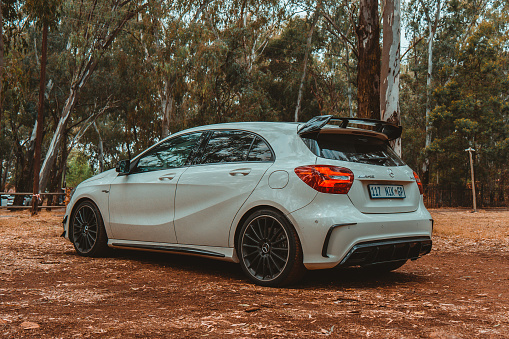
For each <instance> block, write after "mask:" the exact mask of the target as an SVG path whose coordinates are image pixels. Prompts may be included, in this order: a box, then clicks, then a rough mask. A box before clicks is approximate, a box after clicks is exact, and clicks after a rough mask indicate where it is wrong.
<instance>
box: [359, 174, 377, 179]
mask: <svg viewBox="0 0 509 339" xmlns="http://www.w3.org/2000/svg"><path fill="white" fill-rule="evenodd" d="M357 178H359V179H375V176H374V175H371V174H370V175H366V174H361V175H359V176H358V177H357Z"/></svg>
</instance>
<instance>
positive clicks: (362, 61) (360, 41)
mask: <svg viewBox="0 0 509 339" xmlns="http://www.w3.org/2000/svg"><path fill="white" fill-rule="evenodd" d="M356 34H357V50H358V54H359V60H358V63H357V101H358V108H357V117H359V118H370V119H380V41H379V40H380V24H379V16H378V0H360V7H359V22H358V26H357V27H356Z"/></svg>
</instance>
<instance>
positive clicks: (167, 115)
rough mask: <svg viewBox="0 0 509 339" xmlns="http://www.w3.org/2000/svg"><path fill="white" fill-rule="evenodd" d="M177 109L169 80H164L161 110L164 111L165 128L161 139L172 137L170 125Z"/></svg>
mask: <svg viewBox="0 0 509 339" xmlns="http://www.w3.org/2000/svg"><path fill="white" fill-rule="evenodd" d="M174 107H175V100H174V99H173V96H172V93H171V89H170V85H169V84H168V79H165V80H164V91H163V93H162V95H161V108H162V110H163V122H162V124H163V126H162V127H163V128H162V132H161V137H162V138H166V137H167V136H168V135H170V123H171V121H172V118H173V110H174Z"/></svg>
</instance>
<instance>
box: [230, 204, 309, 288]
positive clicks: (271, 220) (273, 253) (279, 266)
mask: <svg viewBox="0 0 509 339" xmlns="http://www.w3.org/2000/svg"><path fill="white" fill-rule="evenodd" d="M237 249H238V253H239V259H240V265H241V267H242V270H243V271H244V273H245V274H246V275H247V276H248V277H249V279H251V280H252V281H253V282H255V283H256V284H258V285H262V286H284V285H288V284H292V283H295V282H297V281H298V280H299V279H300V278H302V276H303V275H304V273H305V268H304V265H303V263H302V247H301V244H300V241H299V238H298V236H297V233H296V232H295V230H294V228H293V227H292V225H291V224H290V222H289V221H288V220H287V219H286V218H285V217H284V216H282V215H281V214H280V213H278V212H276V211H273V210H270V209H263V210H259V211H257V212H255V213H253V214H252V215H251V216H250V217H249V218H248V219H247V220H246V221H245V222H244V224H243V226H242V228H241V230H240V236H239V239H238V245H237Z"/></svg>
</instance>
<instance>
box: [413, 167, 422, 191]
mask: <svg viewBox="0 0 509 339" xmlns="http://www.w3.org/2000/svg"><path fill="white" fill-rule="evenodd" d="M414 178H415V182H416V183H417V186H419V193H421V195H422V192H423V191H424V190H423V188H422V182H421V179H419V176H418V175H417V173H415V171H414Z"/></svg>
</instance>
